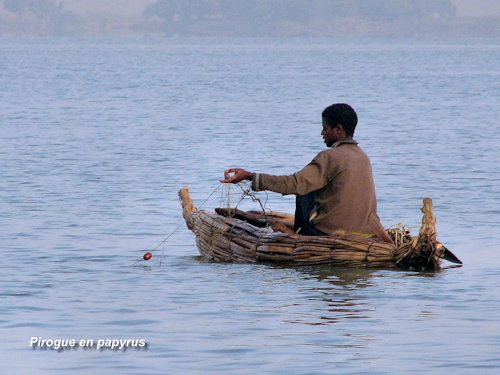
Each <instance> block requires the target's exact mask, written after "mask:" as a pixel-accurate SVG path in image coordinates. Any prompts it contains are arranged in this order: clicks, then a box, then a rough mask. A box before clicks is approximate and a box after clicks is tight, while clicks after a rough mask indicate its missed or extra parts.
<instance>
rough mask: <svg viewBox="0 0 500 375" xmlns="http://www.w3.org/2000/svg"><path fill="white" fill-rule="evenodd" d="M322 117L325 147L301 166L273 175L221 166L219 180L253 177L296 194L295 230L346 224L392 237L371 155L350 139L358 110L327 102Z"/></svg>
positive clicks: (260, 184)
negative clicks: (383, 221) (383, 218)
mask: <svg viewBox="0 0 500 375" xmlns="http://www.w3.org/2000/svg"><path fill="white" fill-rule="evenodd" d="M321 117H322V123H323V130H322V132H321V135H322V136H323V139H324V141H325V143H326V145H327V147H329V148H328V149H327V150H324V151H321V152H320V153H319V154H318V155H316V157H315V158H314V159H313V160H312V161H311V162H310V163H309V164H308V165H306V166H305V167H304V168H303V169H302V170H300V171H298V172H297V173H294V174H292V175H289V176H273V175H269V174H264V173H252V172H249V171H246V170H244V169H241V168H232V169H228V170H226V171H225V172H224V180H221V182H226V183H238V182H240V181H242V180H251V181H252V189H253V190H255V191H260V190H271V191H274V192H277V193H281V194H284V195H285V194H295V195H296V196H297V200H296V210H295V230H296V231H298V232H299V233H300V234H304V235H313V236H318V235H325V234H326V235H328V234H333V233H334V232H336V231H338V230H344V231H347V232H354V233H358V234H363V235H376V236H378V237H379V238H380V239H383V240H386V241H388V242H392V241H391V239H390V238H389V236H388V235H387V233H386V232H385V230H384V228H383V227H382V224H381V223H380V219H379V217H378V215H377V199H376V195H375V185H374V182H373V174H372V168H371V164H370V160H369V158H368V156H367V155H366V154H365V153H364V152H363V150H361V148H360V147H359V146H358V142H356V141H355V140H354V139H353V135H354V130H355V128H356V125H357V123H358V118H357V115H356V112H355V111H354V109H353V108H352V107H351V106H349V105H347V104H343V103H339V104H333V105H331V106H329V107H327V108H326V109H325V110H324V111H323V113H322V115H321Z"/></svg>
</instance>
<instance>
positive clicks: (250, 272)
mask: <svg viewBox="0 0 500 375" xmlns="http://www.w3.org/2000/svg"><path fill="white" fill-rule="evenodd" d="M499 61H500V44H499V43H498V42H491V41H466V42H412V43H407V42H403V41H402V42H394V41H391V42H381V41H378V42H374V41H363V42H353V41H351V42H344V41H331V40H324V39H288V40H282V39H267V40H254V39H212V40H201V39H173V40H169V39H157V40H73V39H59V40H58V39H26V40H23V39H18V40H9V39H3V40H0V127H1V130H2V134H1V137H0V175H1V178H0V202H1V206H2V210H1V211H0V249H1V252H2V261H1V263H0V268H1V276H0V363H1V368H2V369H1V370H0V372H1V373H4V374H257V373H267V374H332V373H343V374H349V373H352V374H387V373H394V374H401V373H412V374H430V373H435V374H441V373H455V374H477V373H491V374H493V373H495V374H496V373H498V372H499V371H500V315H499V311H500V300H499V296H500V260H499V257H498V254H499V245H498V244H499V242H500V190H499V182H500V167H499V165H500V158H499V146H498V145H499V144H500V136H499V130H500V126H499V117H498V110H499V103H500V100H499V99H500V88H499V82H500V63H499ZM334 102H347V103H350V104H351V105H352V106H353V107H354V108H355V109H356V110H357V112H358V116H359V120H360V121H359V124H358V128H357V130H356V136H355V138H356V139H357V140H358V141H359V142H360V146H361V147H362V148H363V149H364V150H365V151H366V153H367V154H368V155H369V156H370V157H371V160H372V164H373V169H374V175H375V183H376V188H377V194H378V202H379V215H380V217H381V219H382V222H383V224H384V226H386V227H388V226H392V225H395V224H397V223H398V222H403V223H404V224H406V225H409V226H411V227H412V228H413V229H414V231H417V230H418V227H419V223H420V220H421V214H420V211H419V208H420V207H421V203H422V198H424V197H431V198H433V201H434V205H435V214H436V217H437V219H438V225H437V229H438V239H439V240H440V241H441V242H443V243H444V244H445V245H447V247H449V248H450V249H452V250H453V251H454V253H455V254H456V255H457V256H458V257H459V258H461V259H462V261H463V262H464V266H463V267H460V268H451V267H449V264H446V266H447V267H446V268H445V269H443V270H442V271H440V272H436V273H414V272H403V271H389V270H366V269H344V268H334V267H296V268H293V267H273V266H266V265H241V264H222V263H214V262H206V261H203V260H202V259H200V258H199V256H198V251H197V249H196V245H195V241H194V235H193V234H192V233H191V232H190V231H188V230H187V229H186V227H185V225H184V222H183V220H182V216H181V210H180V205H179V202H178V199H177V191H178V190H179V189H180V188H181V187H183V186H184V185H186V184H187V185H190V187H191V192H192V196H193V198H194V200H195V204H197V205H201V204H202V203H203V201H204V200H205V199H206V198H207V197H208V196H209V195H210V194H211V193H212V192H214V191H215V193H214V194H213V195H212V197H211V198H210V199H209V200H208V201H207V202H206V203H205V204H204V206H203V207H204V208H206V209H213V208H215V207H218V206H220V205H225V204H227V196H228V194H227V191H226V190H224V189H223V188H222V187H221V186H220V185H219V183H218V179H219V178H221V177H222V173H223V170H224V169H225V168H228V167H233V166H238V167H244V168H247V169H249V170H251V171H260V172H267V173H274V174H288V173H292V172H294V171H296V170H298V169H300V168H302V167H303V166H304V165H305V164H306V163H308V162H309V161H310V160H311V159H312V158H313V157H314V156H315V155H316V153H317V152H319V151H320V150H322V149H323V148H324V144H323V143H322V139H321V136H320V134H319V133H320V131H321V125H320V124H321V117H320V114H321V111H322V110H323V108H324V107H326V106H328V105H330V104H331V103H334ZM230 193H231V194H230V195H229V196H230V197H231V202H232V204H233V205H234V204H236V203H237V202H238V197H239V193H238V188H237V187H233V188H232V189H231V191H230ZM259 197H261V198H262V200H263V201H265V200H267V201H266V207H267V208H272V209H275V210H281V211H289V212H293V209H294V201H293V197H282V196H280V195H279V194H274V193H269V194H267V195H266V194H265V193H260V194H259ZM241 207H243V208H254V209H257V208H258V205H257V204H256V203H253V202H251V201H250V202H247V201H245V202H244V203H242V206H241ZM171 234H172V235H171ZM169 235H171V236H170V237H169V238H168V240H167V241H166V242H165V243H163V244H161V243H162V241H163V240H164V239H166V238H167V236H169ZM159 244H160V245H159ZM157 247H158V248H157ZM154 248H157V250H155V251H154V252H153V258H152V259H151V260H150V261H148V262H144V261H140V260H141V258H142V255H143V254H144V252H145V251H146V250H152V249H154ZM137 261H139V262H137ZM32 337H40V338H41V339H46V340H47V339H52V340H54V339H58V338H63V339H75V340H76V341H77V342H79V340H82V339H83V340H86V339H91V340H95V343H94V347H87V348H84V347H83V346H82V345H77V346H76V347H74V348H72V349H66V350H62V351H56V350H52V349H40V348H34V349H33V348H31V347H30V340H31V338H32ZM101 339H102V340H106V339H110V340H114V339H117V340H118V339H122V340H125V339H137V340H140V339H142V340H144V341H145V342H146V343H147V345H146V347H144V348H134V347H132V346H130V347H129V348H128V350H126V351H124V350H111V349H109V348H108V347H104V348H103V349H102V350H98V349H97V348H96V347H95V345H96V344H97V343H98V340H101ZM102 345H105V342H102ZM102 345H101V346H102Z"/></svg>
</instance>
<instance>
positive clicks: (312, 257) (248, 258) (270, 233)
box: [179, 186, 462, 271]
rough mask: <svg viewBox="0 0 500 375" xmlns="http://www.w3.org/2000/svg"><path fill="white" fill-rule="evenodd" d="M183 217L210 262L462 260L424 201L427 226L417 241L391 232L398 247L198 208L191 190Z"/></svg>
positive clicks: (429, 264)
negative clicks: (446, 243)
mask: <svg viewBox="0 0 500 375" xmlns="http://www.w3.org/2000/svg"><path fill="white" fill-rule="evenodd" d="M179 197H180V200H181V205H182V208H183V216H184V219H185V220H186V224H187V226H188V228H189V229H190V230H192V231H193V232H194V234H195V235H196V244H197V246H198V249H199V251H200V253H201V255H202V256H203V257H205V258H208V259H212V260H218V261H229V262H238V263H255V262H276V263H284V264H293V265H312V264H331V265H340V266H362V267H383V268H401V269H409V270H419V271H420V270H436V269H439V268H440V267H441V263H442V260H443V259H446V260H449V261H451V262H454V263H458V264H462V262H461V261H460V260H459V259H458V258H457V257H456V256H455V255H453V253H451V252H450V251H449V250H448V249H447V248H446V247H445V246H443V245H442V244H441V243H440V242H438V241H437V240H436V235H437V234H436V227H435V225H436V219H435V218H434V214H433V207H432V200H431V199H430V198H425V199H424V205H423V207H422V209H421V210H422V212H423V218H422V227H421V228H420V231H419V234H418V236H415V237H412V236H411V233H410V232H409V230H407V229H406V228H401V227H400V228H390V229H387V233H388V234H389V236H390V237H391V238H392V239H393V243H388V242H383V241H381V240H380V239H378V238H376V237H364V236H362V235H357V234H352V233H346V232H341V231H339V232H338V233H336V234H335V235H331V236H304V235H300V234H298V233H295V232H294V231H293V229H292V228H293V215H290V214H286V213H281V212H266V213H264V212H258V211H240V210H235V209H231V208H217V209H215V212H211V211H206V210H198V209H197V208H196V207H195V206H194V204H193V200H192V199H191V198H190V196H189V188H188V187H187V186H186V187H185V188H183V189H181V190H180V191H179Z"/></svg>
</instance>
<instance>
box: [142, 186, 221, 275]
mask: <svg viewBox="0 0 500 375" xmlns="http://www.w3.org/2000/svg"><path fill="white" fill-rule="evenodd" d="M221 185H222V183H219V185H217V187H216V188H215V189H214V190H213V191H212V192H211V193H210V195H209V196H208V197H207V198H206V199H205V200H204V201H203V202H201V204H200V206H199V207H198V208H200V209H201V208H202V207H203V205H204V204H205V203H207V201H208V200H209V199H210V198H211V197H212V195H214V194H215V192H216V191H217V190H218V189H219V188H220V187H221ZM225 185H227V184H225ZM185 224H186V223H185V222H184V221H181V222H180V223H179V224H178V225H177V226H176V227H175V229H174V230H173V231H172V232H171V233H170V234H169V235H168V236H167V237H165V238H164V239H163V240H162V241H161V242H160V243H159V244H158V245H157V246H156V247H155V248H154V249H152V250H151V251H149V252H147V253H145V254H144V256H143V258H142V259H139V260H137V261H136V262H135V263H134V264H133V266H135V265H136V264H137V263H139V262H142V261H147V260H149V259H151V257H152V253H153V252H155V251H156V250H158V249H159V248H160V247H162V254H161V258H160V266H161V264H162V260H163V256H164V254H163V252H164V251H165V243H166V242H167V241H168V239H169V238H170V237H172V235H173V234H174V233H175V232H177V231H178V230H179V228H180V227H182V226H183V225H185Z"/></svg>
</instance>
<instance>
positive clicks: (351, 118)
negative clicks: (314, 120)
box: [321, 103, 358, 137]
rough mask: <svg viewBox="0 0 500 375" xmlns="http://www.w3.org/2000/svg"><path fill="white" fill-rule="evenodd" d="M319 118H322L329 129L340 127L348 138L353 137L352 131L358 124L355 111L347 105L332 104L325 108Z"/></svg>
mask: <svg viewBox="0 0 500 375" xmlns="http://www.w3.org/2000/svg"><path fill="white" fill-rule="evenodd" d="M321 117H323V119H324V120H325V123H326V124H327V125H328V126H329V127H331V128H334V127H335V126H337V125H338V124H340V125H342V127H343V128H344V130H345V133H346V136H348V137H352V136H353V135H354V129H356V125H357V124H358V116H357V115H356V111H354V109H353V108H352V107H351V106H350V105H349V104H345V103H337V104H332V105H331V106H329V107H326V108H325V110H324V111H323V113H322V114H321Z"/></svg>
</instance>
